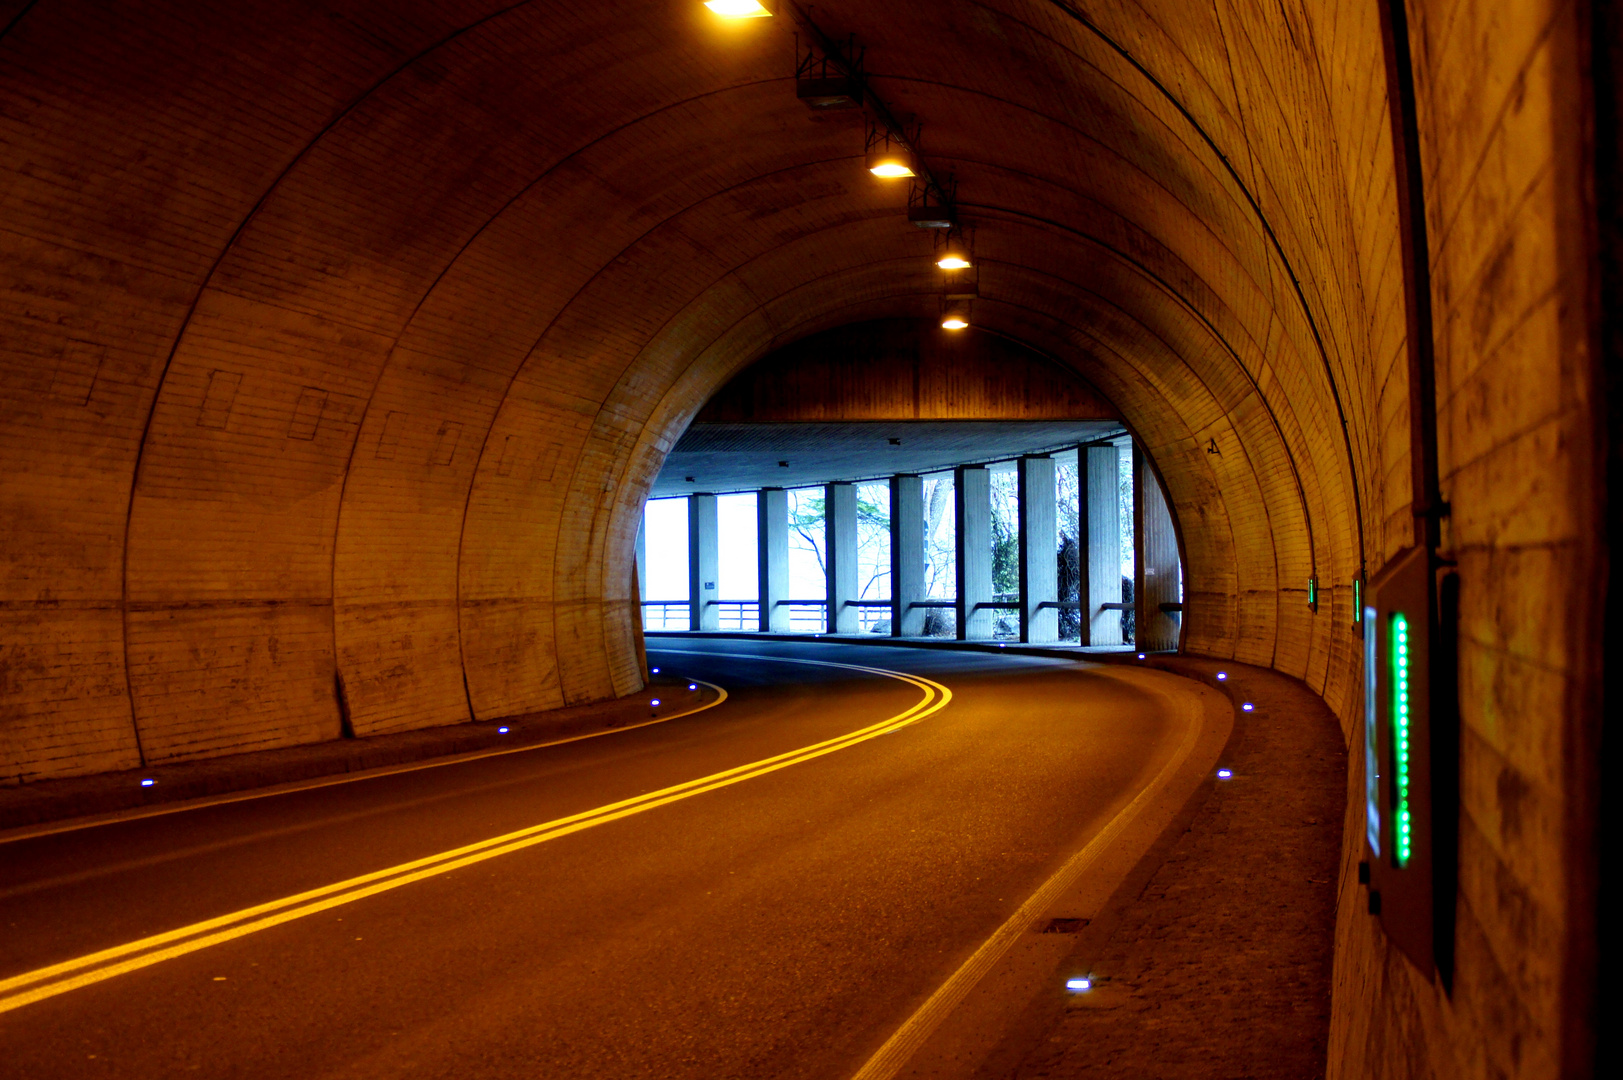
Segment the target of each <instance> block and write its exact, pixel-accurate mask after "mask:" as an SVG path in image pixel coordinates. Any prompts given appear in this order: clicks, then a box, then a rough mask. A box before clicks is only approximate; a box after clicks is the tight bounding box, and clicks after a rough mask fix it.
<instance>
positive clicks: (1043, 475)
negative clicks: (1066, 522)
mask: <svg viewBox="0 0 1623 1080" xmlns="http://www.w3.org/2000/svg"><path fill="white" fill-rule="evenodd" d="M1016 471H1017V476H1018V482H1019V483H1018V490H1019V506H1020V509H1019V520H1020V541H1019V543H1020V640H1021V641H1034V642H1050V641H1058V640H1059V609H1058V608H1057V607H1055V606H1054V604H1055V602H1056V601H1058V600H1059V563H1058V548H1059V538H1058V534H1057V533H1056V532H1055V527H1056V526H1055V521H1054V518H1055V510H1054V459H1053V458H1051V457H1047V456H1043V457H1023V458H1021V459H1020V460H1019V461H1018V462H1017V463H1016ZM1045 604H1046V605H1048V606H1047V607H1044V606H1043V605H1045Z"/></svg>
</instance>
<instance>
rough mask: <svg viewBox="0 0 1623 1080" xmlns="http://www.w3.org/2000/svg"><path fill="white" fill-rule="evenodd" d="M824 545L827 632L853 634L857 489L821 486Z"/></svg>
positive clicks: (828, 485)
mask: <svg viewBox="0 0 1623 1080" xmlns="http://www.w3.org/2000/svg"><path fill="white" fill-rule="evenodd" d="M823 514H824V517H823V537H824V539H823V545H824V547H825V548H826V549H827V556H828V632H829V633H831V634H854V633H856V632H857V629H858V626H859V624H858V621H857V609H856V608H854V607H852V606H851V601H853V600H855V599H856V598H857V486H856V485H855V484H825V485H823Z"/></svg>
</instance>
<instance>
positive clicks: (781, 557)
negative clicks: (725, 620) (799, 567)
mask: <svg viewBox="0 0 1623 1080" xmlns="http://www.w3.org/2000/svg"><path fill="white" fill-rule="evenodd" d="M755 543H756V549H757V550H756V560H755V565H756V566H757V567H758V568H759V569H760V589H759V590H758V591H757V592H756V594H755V595H756V596H758V597H760V609H761V621H760V629H761V633H763V634H786V633H788V632H789V606H788V605H787V604H785V603H784V601H785V600H787V599H789V493H788V492H787V491H785V490H783V489H782V488H763V489H762V490H761V491H759V492H757V493H756V496H755Z"/></svg>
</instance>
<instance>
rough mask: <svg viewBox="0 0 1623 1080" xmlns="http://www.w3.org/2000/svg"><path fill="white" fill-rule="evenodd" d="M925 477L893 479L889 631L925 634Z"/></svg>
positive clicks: (905, 635)
mask: <svg viewBox="0 0 1623 1080" xmlns="http://www.w3.org/2000/svg"><path fill="white" fill-rule="evenodd" d="M923 599H924V478H923V477H922V476H893V477H891V478H890V632H891V634H892V635H893V636H895V637H918V636H919V635H920V634H923V633H924V615H925V611H924V609H923V608H921V607H914V606H913V605H914V604H916V603H917V602H918V601H920V600H923Z"/></svg>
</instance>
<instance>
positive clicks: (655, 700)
mask: <svg viewBox="0 0 1623 1080" xmlns="http://www.w3.org/2000/svg"><path fill="white" fill-rule="evenodd" d="M648 704H650V705H658V704H659V699H658V698H655V699H654V700H652V701H650V702H649V703H648Z"/></svg>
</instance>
